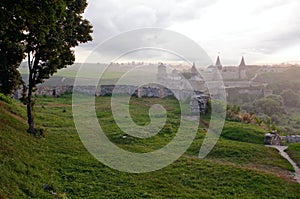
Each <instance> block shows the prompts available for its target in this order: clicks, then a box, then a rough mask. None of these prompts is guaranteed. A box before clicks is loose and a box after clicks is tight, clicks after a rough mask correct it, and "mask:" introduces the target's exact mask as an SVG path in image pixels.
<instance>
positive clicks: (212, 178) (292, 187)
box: [0, 96, 300, 198]
mask: <svg viewBox="0 0 300 199" xmlns="http://www.w3.org/2000/svg"><path fill="white" fill-rule="evenodd" d="M109 102H110V98H109V97H102V98H97V99H96V109H97V116H98V120H99V122H100V124H101V125H102V126H103V128H104V129H105V133H106V134H107V136H108V137H109V138H110V140H111V141H112V142H114V143H115V144H117V145H118V146H120V147H123V148H125V149H127V150H131V151H135V152H147V151H153V150H155V149H157V148H160V147H161V146H163V145H165V144H166V143H168V142H170V140H172V138H173V137H174V133H175V131H176V129H177V128H178V120H179V115H180V111H179V109H178V103H177V102H176V100H173V99H165V100H159V99H149V98H143V99H135V98H132V100H131V104H132V106H131V114H132V117H133V118H134V120H135V122H136V123H138V124H140V125H145V124H147V123H148V122H149V117H148V108H149V107H150V106H151V105H152V104H156V103H160V104H162V105H163V106H164V107H165V108H166V110H168V115H167V124H166V125H165V126H164V128H163V129H162V130H161V131H160V132H159V133H158V134H157V135H156V136H153V137H151V138H147V139H138V138H133V137H130V138H129V139H123V138H122V137H121V136H122V135H123V132H122V131H121V130H120V129H119V128H118V126H117V125H116V124H115V123H114V121H113V118H112V114H111V111H110V108H109V104H110V103H109ZM25 116H26V112H25V107H24V106H23V105H21V104H19V103H18V102H15V103H14V104H7V103H4V102H1V101H0V124H1V125H0V143H1V145H0V168H1V174H0V198H53V197H54V196H53V194H51V191H52V192H56V193H57V194H58V198H299V196H300V185H299V184H297V183H294V182H292V181H291V180H290V179H289V178H287V177H285V176H284V175H283V173H288V172H289V171H291V170H292V168H291V166H290V165H289V164H288V163H287V161H286V160H285V159H283V158H282V157H281V156H279V154H278V153H277V152H276V150H274V149H271V148H265V147H264V146H263V145H262V144H261V142H260V140H259V139H258V137H261V135H262V134H263V132H262V131H261V130H260V129H259V128H258V127H256V126H251V125H246V124H241V123H226V125H225V129H224V132H225V133H224V134H222V138H221V139H220V140H219V142H218V143H217V145H216V147H215V148H214V150H213V151H212V152H211V153H210V154H209V156H208V157H207V158H205V159H199V158H197V157H196V156H197V154H198V151H199V149H200V146H201V143H202V142H203V139H204V137H205V134H206V131H205V129H204V126H200V127H199V131H198V134H197V136H196V138H195V141H194V142H193V143H192V145H191V147H190V148H189V150H188V151H187V152H186V154H185V155H183V156H182V157H181V158H180V159H178V160H177V161H175V162H174V163H173V164H171V165H169V166H167V167H165V168H163V169H161V170H158V171H155V172H151V173H145V174H129V173H124V172H119V171H116V170H113V169H111V168H109V167H107V166H105V165H103V164H102V163H100V162H99V161H97V160H96V159H95V158H94V157H93V156H91V155H90V154H89V152H88V151H87V150H86V149H85V148H84V146H83V145H82V143H81V141H80V139H79V137H78V134H77V132H76V129H75V126H74V122H73V118H72V107H71V98H70V96H64V97H59V98H55V99H54V98H43V97H39V98H37V101H36V107H35V119H36V124H37V125H38V126H39V127H42V128H44V129H45V137H44V138H43V137H42V138H35V137H34V136H32V135H29V134H27V133H25V132H26V128H27V125H26V117H25ZM245 129H246V130H245ZM239 133H240V135H241V136H239ZM246 135H247V136H248V138H247V139H246V138H245V136H246ZM252 138H253V140H254V141H253V140H252ZM46 184H47V185H48V189H46V190H45V189H43V186H44V185H46Z"/></svg>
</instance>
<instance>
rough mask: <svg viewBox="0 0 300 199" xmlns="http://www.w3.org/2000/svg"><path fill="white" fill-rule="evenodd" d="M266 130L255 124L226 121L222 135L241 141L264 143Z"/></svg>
mask: <svg viewBox="0 0 300 199" xmlns="http://www.w3.org/2000/svg"><path fill="white" fill-rule="evenodd" d="M264 135H265V131H264V130H263V129H261V128H259V127H255V126H254V125H243V124H241V123H237V122H226V124H225V127H224V130H223V132H222V137H224V138H226V139H230V140H236V141H239V142H248V143H255V144H263V140H264Z"/></svg>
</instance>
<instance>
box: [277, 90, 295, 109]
mask: <svg viewBox="0 0 300 199" xmlns="http://www.w3.org/2000/svg"><path fill="white" fill-rule="evenodd" d="M280 95H281V96H282V98H283V101H284V105H285V106H289V107H296V106H297V103H298V101H299V95H298V94H297V93H295V92H294V91H293V90H291V89H288V90H285V91H283V92H282V93H280Z"/></svg>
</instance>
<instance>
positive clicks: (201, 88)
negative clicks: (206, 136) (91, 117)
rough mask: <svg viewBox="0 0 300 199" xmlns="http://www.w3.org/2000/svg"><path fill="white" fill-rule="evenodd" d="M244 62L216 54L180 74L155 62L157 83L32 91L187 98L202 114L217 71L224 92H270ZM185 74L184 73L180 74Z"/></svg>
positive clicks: (43, 87)
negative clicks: (249, 73) (213, 58)
mask: <svg viewBox="0 0 300 199" xmlns="http://www.w3.org/2000/svg"><path fill="white" fill-rule="evenodd" d="M247 67H248V66H247V65H246V63H245V59H244V57H242V60H241V62H240V64H239V66H237V67H233V66H229V67H223V66H222V64H221V60H220V57H219V56H218V57H217V60H216V63H215V65H211V66H208V67H207V68H206V69H197V68H196V65H195V63H193V65H192V67H191V68H190V70H189V71H188V72H187V73H186V74H187V75H186V74H183V73H182V72H180V71H178V70H176V69H174V70H172V71H171V72H169V73H168V72H167V67H166V66H165V65H164V64H162V63H161V64H159V65H158V67H157V74H156V75H157V77H156V78H157V83H158V84H147V85H143V86H132V85H101V86H98V87H97V88H96V87H95V86H79V87H78V86H77V87H76V88H74V87H73V85H64V86H61V85H58V86H44V85H41V86H38V87H37V89H36V91H35V94H36V95H46V96H58V95H61V94H64V93H72V92H74V91H75V92H80V93H86V94H89V95H95V96H107V95H112V94H113V93H114V94H117V95H133V96H136V97H156V98H164V97H176V98H177V99H179V100H181V101H185V100H187V99H189V100H190V107H191V113H201V114H204V113H205V110H206V104H207V101H208V99H209V98H210V95H209V92H208V89H207V85H206V82H207V81H214V80H216V79H218V78H216V77H218V76H220V75H221V77H222V80H223V82H224V86H225V87H224V89H225V90H226V94H227V96H228V95H230V92H232V91H234V92H238V93H241V94H245V93H248V94H256V95H258V96H264V95H265V93H268V94H271V92H270V91H267V92H265V88H264V87H265V86H263V85H256V84H255V83H253V82H251V80H249V77H248V76H247V73H246V72H247ZM184 75H186V76H184ZM20 96H21V92H20V91H16V93H15V98H19V97H20Z"/></svg>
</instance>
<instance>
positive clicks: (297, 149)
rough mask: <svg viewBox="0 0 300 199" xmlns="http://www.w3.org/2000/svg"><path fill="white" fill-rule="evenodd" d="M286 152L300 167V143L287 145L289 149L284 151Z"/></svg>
mask: <svg viewBox="0 0 300 199" xmlns="http://www.w3.org/2000/svg"><path fill="white" fill-rule="evenodd" d="M286 152H287V153H288V154H289V156H290V157H291V158H292V159H293V160H294V161H295V162H296V163H297V165H298V166H299V165H300V143H293V144H289V147H288V148H287V149H286Z"/></svg>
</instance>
